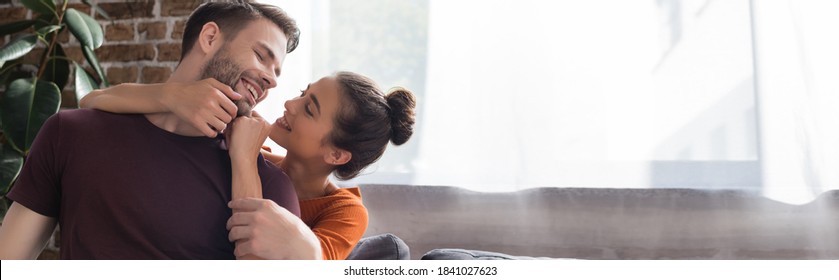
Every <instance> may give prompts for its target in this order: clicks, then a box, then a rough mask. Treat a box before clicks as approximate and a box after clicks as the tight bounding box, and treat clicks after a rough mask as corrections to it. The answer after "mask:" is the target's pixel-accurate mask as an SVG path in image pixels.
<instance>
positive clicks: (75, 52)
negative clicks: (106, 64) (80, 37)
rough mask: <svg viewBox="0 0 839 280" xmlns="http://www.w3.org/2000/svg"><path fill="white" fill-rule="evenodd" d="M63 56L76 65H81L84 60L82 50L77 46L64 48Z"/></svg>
mask: <svg viewBox="0 0 839 280" xmlns="http://www.w3.org/2000/svg"><path fill="white" fill-rule="evenodd" d="M64 54H66V55H67V57H69V58H70V59H72V60H73V61H75V62H76V63H79V64H82V63H84V62H85V61H86V60H85V58H84V54H82V48H81V47H79V46H71V47H64Z"/></svg>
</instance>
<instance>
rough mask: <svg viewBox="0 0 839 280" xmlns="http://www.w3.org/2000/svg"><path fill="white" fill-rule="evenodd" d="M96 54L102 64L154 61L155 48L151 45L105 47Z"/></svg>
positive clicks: (97, 50)
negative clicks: (109, 62)
mask: <svg viewBox="0 0 839 280" xmlns="http://www.w3.org/2000/svg"><path fill="white" fill-rule="evenodd" d="M95 52H96V55H97V57H98V58H99V61H100V62H101V61H123V62H135V61H140V60H153V59H154V47H153V46H152V45H151V44H124V45H105V46H102V47H101V48H98V49H96V51H95Z"/></svg>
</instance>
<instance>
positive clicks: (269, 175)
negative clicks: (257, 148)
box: [257, 154, 291, 184]
mask: <svg viewBox="0 0 839 280" xmlns="http://www.w3.org/2000/svg"><path fill="white" fill-rule="evenodd" d="M257 169H258V171H259V177H260V178H262V181H263V183H265V182H268V181H277V182H276V183H280V184H286V183H287V184H291V179H289V178H288V175H287V174H286V173H285V172H284V171H283V170H282V169H280V168H279V167H277V166H276V165H274V164H273V163H271V162H270V161H268V160H267V159H265V158H264V157H263V156H262V155H261V154H260V155H258V158H257Z"/></svg>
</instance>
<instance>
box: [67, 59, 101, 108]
mask: <svg viewBox="0 0 839 280" xmlns="http://www.w3.org/2000/svg"><path fill="white" fill-rule="evenodd" d="M73 64H74V65H75V66H76V104H78V102H79V101H81V100H82V98H83V97H84V96H85V95H87V94H88V93H90V92H91V91H93V90H94V89H98V88H99V87H98V86H97V85H96V80H95V79H93V77H91V76H90V74H88V73H87V71H85V70H84V68H82V67H81V66H79V64H78V63H75V62H74V63H73Z"/></svg>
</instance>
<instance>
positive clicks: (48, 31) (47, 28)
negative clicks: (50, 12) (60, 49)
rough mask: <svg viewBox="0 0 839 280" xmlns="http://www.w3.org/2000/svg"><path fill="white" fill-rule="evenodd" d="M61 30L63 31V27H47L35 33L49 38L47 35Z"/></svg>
mask: <svg viewBox="0 0 839 280" xmlns="http://www.w3.org/2000/svg"><path fill="white" fill-rule="evenodd" d="M59 29H61V25H47V26H44V27H41V28H38V30H37V31H35V33H38V35H41V37H47V34H49V33H51V32H53V31H56V30H59Z"/></svg>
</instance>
